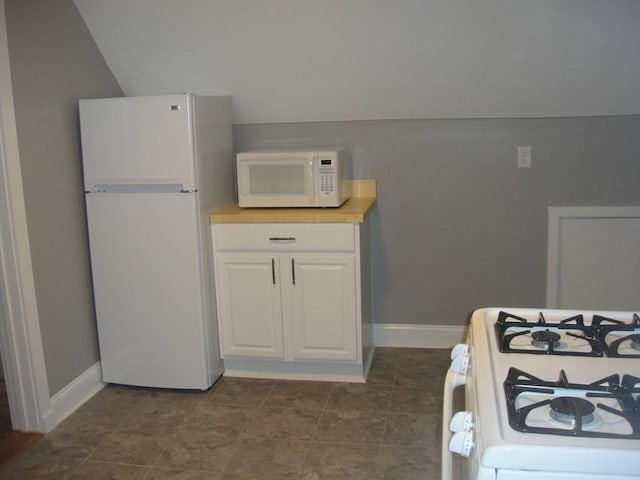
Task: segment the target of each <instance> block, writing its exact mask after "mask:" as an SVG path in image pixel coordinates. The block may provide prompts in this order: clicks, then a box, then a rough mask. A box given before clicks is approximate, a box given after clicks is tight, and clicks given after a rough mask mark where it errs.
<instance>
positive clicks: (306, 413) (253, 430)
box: [245, 407, 321, 440]
mask: <svg viewBox="0 0 640 480" xmlns="http://www.w3.org/2000/svg"><path fill="white" fill-rule="evenodd" d="M320 413H321V411H320V410H309V409H300V408H282V407H261V408H260V409H259V410H258V413H257V414H256V416H255V417H253V419H252V420H251V424H250V425H249V428H248V429H247V431H246V432H245V435H246V436H247V437H256V438H278V439H286V440H311V437H312V435H313V432H314V431H315V429H316V425H317V424H318V419H319V418H320Z"/></svg>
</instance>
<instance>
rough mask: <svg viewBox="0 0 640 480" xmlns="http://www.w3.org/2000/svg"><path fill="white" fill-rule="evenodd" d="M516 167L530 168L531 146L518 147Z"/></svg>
mask: <svg viewBox="0 0 640 480" xmlns="http://www.w3.org/2000/svg"><path fill="white" fill-rule="evenodd" d="M518 168H531V146H526V147H518Z"/></svg>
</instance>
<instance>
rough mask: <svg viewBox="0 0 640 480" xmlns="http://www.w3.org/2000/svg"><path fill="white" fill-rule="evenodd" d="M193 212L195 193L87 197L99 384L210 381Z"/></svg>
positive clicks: (195, 384)
mask: <svg viewBox="0 0 640 480" xmlns="http://www.w3.org/2000/svg"><path fill="white" fill-rule="evenodd" d="M197 212H198V210H197V198H196V194H180V193H175V194H169V193H165V194H126V193H125V194H112V193H93V194H88V195H87V218H88V225H89V241H90V247H91V266H92V269H93V282H94V292H95V304H96V315H97V323H98V336H99V343H100V355H101V361H102V372H103V379H104V381H105V382H112V383H121V384H127V385H139V386H149V387H160V388H187V389H189V388H191V389H201V390H203V389H206V388H208V387H209V386H211V384H212V382H213V379H212V378H211V376H212V373H211V372H210V361H211V359H209V358H208V356H209V350H208V349H207V348H206V345H207V344H208V343H207V342H209V341H210V340H211V338H210V337H211V332H210V331H209V330H208V325H209V318H208V316H209V315H210V314H211V310H210V306H208V305H207V304H206V302H205V301H204V300H203V298H204V297H203V292H202V291H201V289H202V285H204V284H205V283H204V282H203V281H202V278H203V275H204V272H203V270H202V269H203V266H202V263H201V250H200V244H199V237H198V231H199V226H198V221H197V216H198V213H197Z"/></svg>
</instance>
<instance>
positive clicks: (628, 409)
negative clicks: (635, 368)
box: [504, 367, 640, 439]
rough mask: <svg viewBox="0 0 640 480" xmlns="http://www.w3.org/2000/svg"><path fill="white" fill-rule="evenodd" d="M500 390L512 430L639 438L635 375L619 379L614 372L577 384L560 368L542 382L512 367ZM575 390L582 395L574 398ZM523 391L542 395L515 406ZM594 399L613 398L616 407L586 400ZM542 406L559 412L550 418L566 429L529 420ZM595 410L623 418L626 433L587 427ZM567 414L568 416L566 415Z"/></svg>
mask: <svg viewBox="0 0 640 480" xmlns="http://www.w3.org/2000/svg"><path fill="white" fill-rule="evenodd" d="M504 391H505V396H506V400H507V410H508V417H509V425H511V427H512V428H513V429H514V430H516V431H519V432H524V433H541V434H550V435H563V436H572V437H591V438H617V439H640V396H634V395H636V394H638V393H640V378H639V377H635V376H632V375H628V374H625V375H624V376H623V377H622V381H620V376H619V375H617V374H615V375H610V376H608V377H605V378H603V379H601V380H598V381H596V382H593V383H590V384H578V383H571V382H569V380H568V378H567V375H566V373H565V372H564V370H561V371H560V375H559V378H558V380H557V381H546V380H542V379H540V378H538V377H535V376H533V375H530V374H528V373H527V372H524V371H523V370H520V369H517V368H513V367H512V368H510V369H509V373H508V375H507V378H506V380H505V381H504ZM579 393H584V398H579V397H577V396H576V395H577V394H579ZM527 394H541V395H542V396H546V398H544V399H543V400H541V401H537V402H534V403H531V404H529V405H526V406H521V407H518V406H517V401H518V399H519V398H520V397H521V396H522V395H527ZM567 397H571V398H572V400H571V402H569V401H566V400H564V401H563V400H559V399H566V398H567ZM598 398H600V399H603V400H604V399H607V400H610V401H613V402H614V404H615V405H617V406H618V408H613V407H612V406H610V405H605V404H603V403H601V402H598V403H595V405H594V404H593V403H592V402H591V401H590V400H589V399H594V401H595V399H598ZM546 407H549V409H550V410H551V412H554V411H556V412H557V411H560V413H559V416H558V417H554V416H553V415H554V414H553V413H552V414H551V416H552V418H554V419H556V420H559V421H561V422H562V423H569V424H570V425H568V426H567V427H566V428H556V427H554V426H552V425H545V426H540V425H533V424H532V422H529V419H530V417H531V416H532V414H533V413H534V412H537V411H538V410H539V409H541V408H546ZM599 410H600V411H602V412H607V413H608V414H610V415H613V416H615V417H616V418H619V419H622V420H624V421H625V422H626V423H627V425H628V427H629V428H628V429H629V431H630V432H629V433H616V432H611V431H602V430H599V429H597V428H595V429H591V428H590V424H591V423H592V420H593V413H594V412H597V411H599ZM570 416H571V417H572V418H571V419H569V418H568V417H570ZM590 416H591V417H590ZM560 417H562V418H560Z"/></svg>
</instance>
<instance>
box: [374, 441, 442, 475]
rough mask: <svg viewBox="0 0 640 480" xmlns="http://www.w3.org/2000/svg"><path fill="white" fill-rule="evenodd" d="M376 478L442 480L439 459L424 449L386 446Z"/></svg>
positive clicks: (383, 448) (383, 449)
mask: <svg viewBox="0 0 640 480" xmlns="http://www.w3.org/2000/svg"><path fill="white" fill-rule="evenodd" d="M438 452H439V451H438ZM438 454H439V453H438ZM375 478H376V479H378V480H440V462H439V458H438V457H437V456H434V455H433V454H432V453H431V452H429V451H428V450H427V449H425V448H424V447H411V446H396V445H384V446H383V447H382V452H381V455H380V462H379V465H378V473H377V476H376V477H375Z"/></svg>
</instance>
